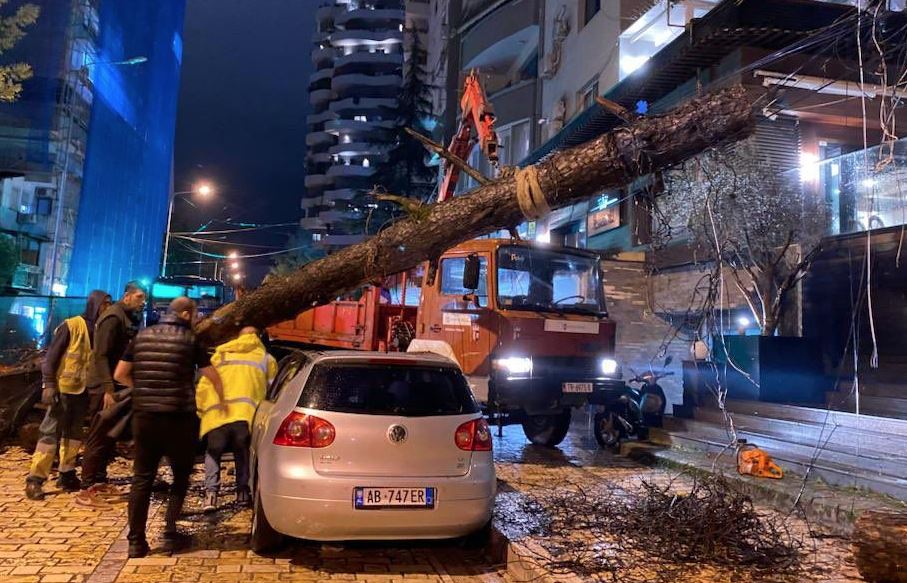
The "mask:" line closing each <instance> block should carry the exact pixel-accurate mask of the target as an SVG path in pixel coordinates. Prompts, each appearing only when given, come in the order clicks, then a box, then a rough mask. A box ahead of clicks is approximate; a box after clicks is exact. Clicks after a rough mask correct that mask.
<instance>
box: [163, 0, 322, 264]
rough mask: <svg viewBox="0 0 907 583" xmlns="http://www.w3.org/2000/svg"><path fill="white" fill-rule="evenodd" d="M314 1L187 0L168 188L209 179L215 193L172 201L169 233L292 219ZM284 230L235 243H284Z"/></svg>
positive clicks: (298, 188)
mask: <svg viewBox="0 0 907 583" xmlns="http://www.w3.org/2000/svg"><path fill="white" fill-rule="evenodd" d="M316 5H317V3H316V2H315V0H188V2H187V9H186V22H185V29H184V33H183V42H184V48H183V68H182V85H181V88H180V100H179V113H178V117H177V130H176V154H175V160H174V189H175V190H176V191H185V190H189V189H190V188H192V185H193V184H194V183H197V182H198V181H200V180H209V181H210V182H212V183H213V184H214V185H215V187H216V189H217V200H216V201H207V202H198V210H193V209H192V208H191V207H190V206H188V205H186V204H184V203H181V202H180V201H177V204H176V207H175V211H174V230H193V229H195V228H197V227H198V226H199V224H201V223H204V222H206V221H208V220H209V219H212V218H222V219H225V218H231V219H232V220H234V221H242V222H249V223H284V222H291V221H296V220H297V219H298V218H299V214H300V211H299V202H300V200H301V197H302V194H303V181H304V178H305V172H304V167H303V159H304V156H305V129H306V123H305V116H306V114H307V113H308V93H307V85H308V78H309V75H311V73H312V63H311V59H310V52H311V37H312V33H313V32H314V28H315V25H314V13H315V7H316ZM210 228H211V229H215V228H220V229H225V228H229V227H225V226H223V225H218V226H217V227H215V226H214V225H212V226H211V227H210ZM289 231H290V230H288V229H283V230H282V231H271V232H270V233H271V235H270V236H269V235H268V231H263V232H261V233H256V234H254V236H250V235H242V237H244V238H243V239H242V241H243V242H247V243H254V244H257V245H276V246H281V247H282V246H284V245H285V242H286V234H287V233H288V232H289ZM281 233H282V234H281ZM231 237H233V240H239V239H236V237H237V236H236V235H231ZM214 249H216V248H215V247H212V251H213V250H214ZM220 249H224V247H220ZM243 250H244V251H245V252H246V253H254V252H262V251H268V250H267V249H258V248H256V249H252V248H246V249H243ZM257 263H258V264H259V265H260V267H259V268H258V269H255V270H250V271H257V272H259V274H260V273H261V272H263V271H264V270H265V268H266V266H267V263H268V261H267V260H258V261H257ZM250 275H252V273H250ZM259 276H260V275H259Z"/></svg>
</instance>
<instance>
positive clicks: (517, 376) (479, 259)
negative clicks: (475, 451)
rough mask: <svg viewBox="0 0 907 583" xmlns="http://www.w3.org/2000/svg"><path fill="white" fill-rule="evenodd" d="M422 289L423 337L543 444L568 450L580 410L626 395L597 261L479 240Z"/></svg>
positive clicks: (495, 410) (445, 258)
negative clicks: (608, 396) (573, 414)
mask: <svg viewBox="0 0 907 583" xmlns="http://www.w3.org/2000/svg"><path fill="white" fill-rule="evenodd" d="M421 291H422V294H421V301H420V305H419V311H418V317H417V322H416V338H417V339H419V340H426V341H429V342H428V343H425V344H429V343H431V344H434V343H436V342H437V343H443V344H446V345H447V346H449V348H450V352H451V353H452V354H453V355H454V356H455V357H456V359H457V360H458V361H459V364H460V366H461V368H462V369H463V372H464V373H466V375H467V377H468V378H469V380H470V383H471V385H472V386H473V391H474V393H475V396H476V398H477V400H478V401H479V402H480V403H482V404H483V405H484V406H485V407H486V410H487V411H488V413H489V414H490V415H492V417H494V418H495V419H496V420H497V421H498V422H499V423H522V425H523V428H524V430H525V432H526V435H527V437H528V438H529V439H530V440H531V441H533V442H534V443H539V444H542V445H549V446H550V445H556V444H557V443H560V441H561V440H562V439H563V438H564V436H565V435H566V432H567V429H568V427H569V422H570V410H571V408H573V407H578V406H582V405H585V404H587V403H593V404H596V403H598V404H603V403H604V401H605V393H608V392H613V391H621V390H623V388H624V384H623V381H622V380H621V372H620V367H619V366H618V363H617V362H616V360H615V359H614V341H615V332H616V329H615V324H614V323H613V322H612V321H611V320H610V319H609V318H608V314H607V310H606V307H605V300H604V297H603V296H604V287H603V285H602V276H601V271H600V267H599V261H598V256H597V255H595V254H594V253H590V252H586V251H582V250H580V249H574V248H563V247H551V246H547V245H546V246H542V245H538V244H534V243H530V242H525V241H515V240H502V239H477V240H474V241H469V242H467V243H464V244H461V245H458V246H457V247H455V248H453V249H451V250H449V251H448V252H446V253H445V254H444V255H442V257H441V258H440V260H439V262H438V265H437V271H436V274H435V277H434V278H433V279H430V278H429V279H426V281H425V282H424V283H423V286H422V290H421ZM420 344H421V343H420V342H418V341H417V342H416V343H414V345H415V346H416V347H418V346H419V345H420Z"/></svg>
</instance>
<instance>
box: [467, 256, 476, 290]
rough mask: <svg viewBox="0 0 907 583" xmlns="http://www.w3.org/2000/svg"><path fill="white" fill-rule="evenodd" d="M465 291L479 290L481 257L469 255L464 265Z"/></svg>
mask: <svg viewBox="0 0 907 583" xmlns="http://www.w3.org/2000/svg"><path fill="white" fill-rule="evenodd" d="M463 289H472V290H475V289H479V256H478V255H476V254H472V255H467V256H466V263H465V264H464V265H463Z"/></svg>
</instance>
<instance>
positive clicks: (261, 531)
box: [249, 483, 283, 553]
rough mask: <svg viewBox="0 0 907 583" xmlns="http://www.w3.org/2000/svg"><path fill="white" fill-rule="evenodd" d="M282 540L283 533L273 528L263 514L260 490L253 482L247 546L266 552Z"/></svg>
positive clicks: (278, 545)
mask: <svg viewBox="0 0 907 583" xmlns="http://www.w3.org/2000/svg"><path fill="white" fill-rule="evenodd" d="M282 542H283V535H282V534H280V533H279V532H277V531H276V530H274V528H273V527H271V524H270V523H269V522H268V517H267V516H265V510H264V508H262V505H261V491H260V489H259V487H258V484H257V483H256V484H255V500H254V502H253V507H252V536H251V540H250V544H249V546H251V547H252V550H253V551H255V552H256V553H266V552H268V551H273V550H276V549H278V548H279V547H280V545H281V543H282Z"/></svg>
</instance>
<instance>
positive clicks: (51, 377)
mask: <svg viewBox="0 0 907 583" xmlns="http://www.w3.org/2000/svg"><path fill="white" fill-rule="evenodd" d="M110 303H111V299H110V295H108V294H107V292H103V291H100V290H95V291H93V292H91V295H89V296H88V305H87V306H86V307H85V312H84V313H83V314H82V315H81V316H74V317H72V318H68V319H66V320H65V321H64V322H63V323H62V324H60V325H59V326H58V327H57V329H56V330H54V335H53V339H52V340H51V342H50V347H49V348H48V349H47V355H46V356H45V357H44V364H43V365H42V366H41V376H42V378H43V386H44V389H43V391H42V392H41V401H42V402H43V403H44V404H45V405H47V413H46V414H45V416H44V421H42V422H41V426H40V431H41V438H40V439H39V440H38V446H37V447H36V448H35V454H34V456H33V457H32V462H31V468H30V470H29V472H28V478H26V481H25V495H26V496H27V497H28V498H30V499H32V500H42V499H43V498H44V490H43V486H44V482H45V481H47V477H48V476H49V475H50V469H51V466H53V463H54V456H56V454H57V445H58V444H59V446H60V468H59V470H60V476H59V478H58V479H57V485H58V486H59V487H60V488H61V489H62V490H65V491H67V492H72V491H75V490H78V489H79V479H78V478H77V477H76V466H75V462H76V455H77V454H78V453H79V447H81V445H82V427H83V424H84V423H85V414H86V412H87V411H88V404H89V395H88V391H86V390H85V389H86V387H87V377H88V364H89V360H90V358H91V346H92V340H93V338H94V325H95V322H96V321H97V319H98V316H99V315H100V314H101V312H103V311H104V310H105V309H107V308H108V307H109V306H110Z"/></svg>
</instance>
